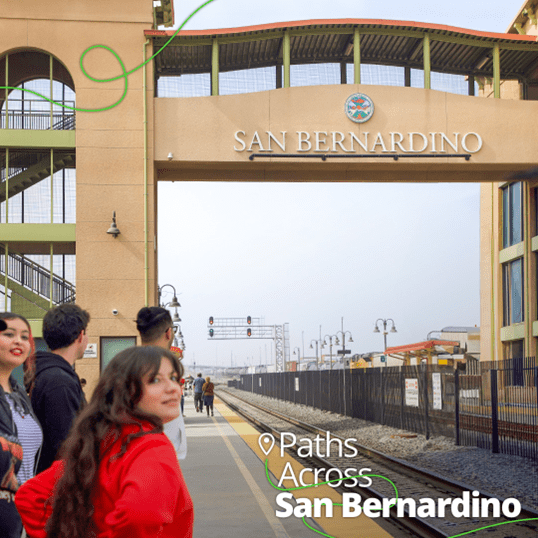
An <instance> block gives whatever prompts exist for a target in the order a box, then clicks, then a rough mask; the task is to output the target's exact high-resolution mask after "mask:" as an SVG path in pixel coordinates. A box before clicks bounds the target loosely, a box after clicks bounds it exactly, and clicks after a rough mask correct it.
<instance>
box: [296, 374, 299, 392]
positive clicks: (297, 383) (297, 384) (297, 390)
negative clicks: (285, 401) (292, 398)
mask: <svg viewBox="0 0 538 538" xmlns="http://www.w3.org/2000/svg"><path fill="white" fill-rule="evenodd" d="M295 392H299V378H298V377H296V378H295Z"/></svg>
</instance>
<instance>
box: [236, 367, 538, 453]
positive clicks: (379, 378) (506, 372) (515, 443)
mask: <svg viewBox="0 0 538 538" xmlns="http://www.w3.org/2000/svg"><path fill="white" fill-rule="evenodd" d="M230 386H235V387H236V388H238V389H240V390H244V391H248V392H253V393H255V394H261V395H264V396H269V397H271V398H277V399H279V400H284V401H288V402H293V403H298V404H303V405H308V406H311V407H314V408H317V409H321V410H324V411H330V412H333V413H339V414H342V415H346V416H349V417H354V418H360V419H364V420H368V421H371V422H375V423H377V424H383V425H387V426H392V427H395V428H400V429H403V430H407V431H411V432H415V433H420V434H423V435H425V436H426V438H429V437H430V435H432V434H438V435H445V436H449V437H454V438H455V440H456V444H462V445H466V446H477V447H483V448H488V449H491V450H492V451H493V452H502V453H507V454H517V455H521V456H526V457H532V458H534V459H538V399H537V391H538V364H537V361H536V359H535V358H534V357H527V358H523V359H510V360H507V361H499V362H491V363H490V362H476V363H468V364H467V367H466V369H465V370H460V369H454V368H453V367H452V366H442V365H426V364H422V365H420V366H401V367H383V368H358V369H353V370H333V371H330V370H323V371H306V372H283V373H265V374H244V375H242V376H241V378H240V379H239V380H237V382H232V383H231V384H230Z"/></svg>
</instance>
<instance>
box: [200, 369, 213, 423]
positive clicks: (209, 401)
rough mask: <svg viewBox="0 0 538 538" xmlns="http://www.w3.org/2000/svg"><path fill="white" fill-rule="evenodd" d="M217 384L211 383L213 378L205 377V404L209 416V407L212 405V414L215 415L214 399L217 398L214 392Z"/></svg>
mask: <svg viewBox="0 0 538 538" xmlns="http://www.w3.org/2000/svg"><path fill="white" fill-rule="evenodd" d="M214 390H215V385H213V383H211V378H210V377H209V376H207V377H206V378H205V383H204V386H203V391H204V405H205V406H206V409H207V416H209V408H210V407H211V416H213V399H214V398H215V394H214Z"/></svg>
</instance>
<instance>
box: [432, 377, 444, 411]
mask: <svg viewBox="0 0 538 538" xmlns="http://www.w3.org/2000/svg"><path fill="white" fill-rule="evenodd" d="M432 387H433V408H434V409H443V393H442V391H441V374H439V373H436V374H432Z"/></svg>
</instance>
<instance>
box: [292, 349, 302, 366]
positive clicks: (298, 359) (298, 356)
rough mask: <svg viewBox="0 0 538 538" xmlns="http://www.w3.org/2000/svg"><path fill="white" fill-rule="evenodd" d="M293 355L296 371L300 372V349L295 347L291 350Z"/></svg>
mask: <svg viewBox="0 0 538 538" xmlns="http://www.w3.org/2000/svg"><path fill="white" fill-rule="evenodd" d="M293 354H294V355H297V371H298V372H300V371H301V348H300V347H296V348H294V349H293Z"/></svg>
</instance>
